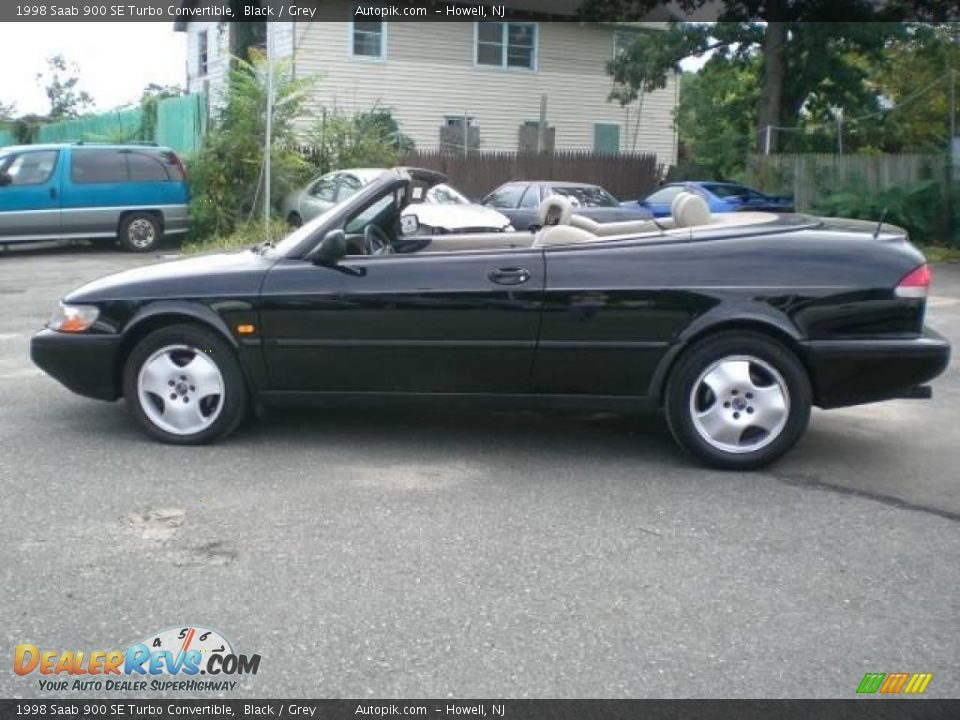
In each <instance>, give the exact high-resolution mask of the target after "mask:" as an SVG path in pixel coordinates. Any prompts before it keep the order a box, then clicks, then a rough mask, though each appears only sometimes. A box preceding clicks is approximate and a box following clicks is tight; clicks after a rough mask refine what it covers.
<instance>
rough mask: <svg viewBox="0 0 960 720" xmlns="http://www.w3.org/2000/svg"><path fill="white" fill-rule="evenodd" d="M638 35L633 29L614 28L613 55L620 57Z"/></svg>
mask: <svg viewBox="0 0 960 720" xmlns="http://www.w3.org/2000/svg"><path fill="white" fill-rule="evenodd" d="M639 36H640V33H638V32H637V31H635V30H614V31H613V57H614V58H618V57H620V55H621V53H623V52H625V51H626V49H627V48H628V47H630V46H631V45H633V42H634V40H636V39H637V38H638V37H639Z"/></svg>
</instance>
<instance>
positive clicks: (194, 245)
mask: <svg viewBox="0 0 960 720" xmlns="http://www.w3.org/2000/svg"><path fill="white" fill-rule="evenodd" d="M289 232H290V228H289V227H287V224H286V223H285V222H282V221H281V220H278V219H274V220H271V221H270V232H269V234H270V238H269V239H270V240H272V241H273V242H278V241H280V240H282V239H283V238H284V237H285V236H286V235H287V233H289ZM266 239H267V237H266V232H265V230H264V226H263V220H260V219H258V220H251V221H249V222H244V223H241V224H239V225H237V226H236V227H234V229H233V230H232V231H231V232H229V233H227V234H224V235H214V236H212V237H208V238H205V239H202V240H189V241H187V242H185V243H184V244H183V245H181V246H180V252H181V253H182V254H184V255H195V254H197V253H207V252H225V251H228V250H238V249H242V248H249V247H253V246H254V245H259V244H260V243H262V242H263V241H264V240H266Z"/></svg>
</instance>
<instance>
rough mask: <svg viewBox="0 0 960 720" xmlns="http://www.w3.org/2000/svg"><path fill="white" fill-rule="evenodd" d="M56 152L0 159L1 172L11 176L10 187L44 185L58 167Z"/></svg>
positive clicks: (46, 151)
mask: <svg viewBox="0 0 960 720" xmlns="http://www.w3.org/2000/svg"><path fill="white" fill-rule="evenodd" d="M57 155H58V152H57V151H56V150H39V151H36V152H25V153H20V154H19V155H8V156H6V157H4V158H2V159H0V171H2V172H5V173H6V174H7V175H9V176H10V185H12V186H15V185H42V184H43V183H45V182H47V180H49V179H50V176H51V175H53V169H54V168H55V167H56V166H57Z"/></svg>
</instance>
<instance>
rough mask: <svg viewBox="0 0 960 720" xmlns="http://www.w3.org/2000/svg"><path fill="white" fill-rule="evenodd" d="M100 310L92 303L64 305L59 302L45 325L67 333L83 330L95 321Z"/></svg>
mask: <svg viewBox="0 0 960 720" xmlns="http://www.w3.org/2000/svg"><path fill="white" fill-rule="evenodd" d="M99 315H100V311H99V310H98V309H97V308H96V307H95V306H93V305H65V304H64V303H60V304H59V305H58V306H57V309H56V310H54V312H53V315H52V316H51V317H50V322H48V323H47V327H48V328H50V329H51V330H56V331H58V332H67V333H78V332H83V331H84V330H86V329H87V328H88V327H90V326H91V325H93V323H95V322H96V320H97V317H99Z"/></svg>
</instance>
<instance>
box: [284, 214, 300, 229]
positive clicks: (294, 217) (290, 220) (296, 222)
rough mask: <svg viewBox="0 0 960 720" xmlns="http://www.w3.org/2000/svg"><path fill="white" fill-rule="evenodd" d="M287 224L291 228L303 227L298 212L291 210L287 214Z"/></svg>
mask: <svg viewBox="0 0 960 720" xmlns="http://www.w3.org/2000/svg"><path fill="white" fill-rule="evenodd" d="M287 226H288V227H289V228H290V229H291V230H296V229H297V228H299V227H303V218H302V217H300V215H299V214H298V213H295V212H292V213H290V214H289V215H288V216H287Z"/></svg>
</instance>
